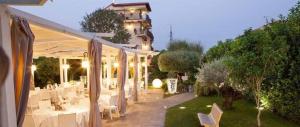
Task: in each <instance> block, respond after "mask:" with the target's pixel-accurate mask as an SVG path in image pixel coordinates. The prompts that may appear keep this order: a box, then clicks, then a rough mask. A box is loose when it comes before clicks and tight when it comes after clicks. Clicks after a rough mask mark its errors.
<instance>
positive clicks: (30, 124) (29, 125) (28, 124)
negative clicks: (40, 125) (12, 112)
mask: <svg viewBox="0 0 300 127" xmlns="http://www.w3.org/2000/svg"><path fill="white" fill-rule="evenodd" d="M23 127H37V126H36V125H35V122H34V119H33V117H32V115H25V118H24V122H23Z"/></svg>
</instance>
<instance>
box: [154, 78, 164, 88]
mask: <svg viewBox="0 0 300 127" xmlns="http://www.w3.org/2000/svg"><path fill="white" fill-rule="evenodd" d="M152 85H153V87H154V88H161V86H162V82H161V80H160V79H154V80H153V81H152Z"/></svg>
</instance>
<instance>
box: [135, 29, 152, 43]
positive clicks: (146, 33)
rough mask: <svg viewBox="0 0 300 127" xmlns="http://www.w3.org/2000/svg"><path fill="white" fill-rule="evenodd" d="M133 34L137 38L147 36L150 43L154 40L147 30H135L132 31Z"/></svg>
mask: <svg viewBox="0 0 300 127" xmlns="http://www.w3.org/2000/svg"><path fill="white" fill-rule="evenodd" d="M134 34H135V35H137V36H139V37H146V36H148V37H149V38H150V41H151V42H153V40H154V35H153V33H152V32H151V31H150V30H148V29H146V30H141V29H140V30H139V31H138V30H137V29H134Z"/></svg>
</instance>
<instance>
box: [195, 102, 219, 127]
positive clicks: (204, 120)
mask: <svg viewBox="0 0 300 127" xmlns="http://www.w3.org/2000/svg"><path fill="white" fill-rule="evenodd" d="M222 114H223V111H222V110H221V109H220V108H219V107H218V105H217V104H216V103H214V104H213V106H212V109H211V112H210V113H209V114H208V115H206V114H203V113H198V114H197V115H198V119H199V120H200V124H201V126H204V127H219V122H220V120H221V116H222Z"/></svg>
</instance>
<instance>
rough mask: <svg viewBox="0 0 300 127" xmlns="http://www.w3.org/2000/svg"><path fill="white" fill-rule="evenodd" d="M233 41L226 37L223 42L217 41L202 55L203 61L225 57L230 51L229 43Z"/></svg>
mask: <svg viewBox="0 0 300 127" xmlns="http://www.w3.org/2000/svg"><path fill="white" fill-rule="evenodd" d="M232 42H233V40H232V39H226V40H225V41H224V42H223V41H219V42H218V44H217V45H216V46H214V47H212V48H210V49H209V50H208V51H207V52H206V53H205V56H204V62H211V61H214V60H218V59H220V58H222V57H225V56H226V55H228V53H229V52H230V50H231V48H230V45H231V43H232Z"/></svg>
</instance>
